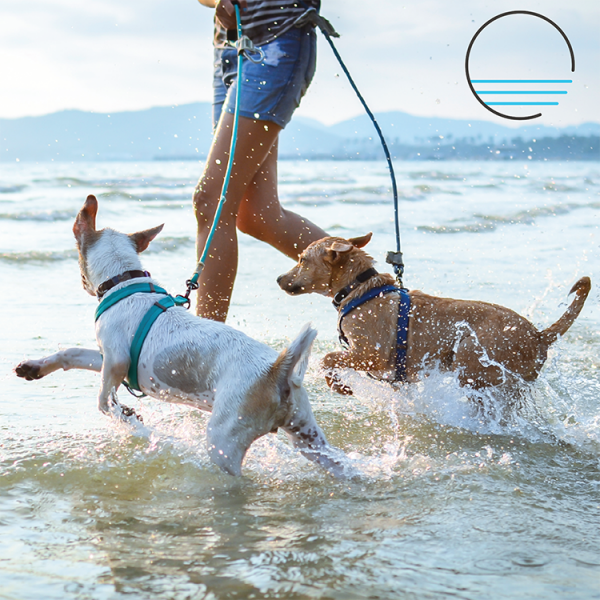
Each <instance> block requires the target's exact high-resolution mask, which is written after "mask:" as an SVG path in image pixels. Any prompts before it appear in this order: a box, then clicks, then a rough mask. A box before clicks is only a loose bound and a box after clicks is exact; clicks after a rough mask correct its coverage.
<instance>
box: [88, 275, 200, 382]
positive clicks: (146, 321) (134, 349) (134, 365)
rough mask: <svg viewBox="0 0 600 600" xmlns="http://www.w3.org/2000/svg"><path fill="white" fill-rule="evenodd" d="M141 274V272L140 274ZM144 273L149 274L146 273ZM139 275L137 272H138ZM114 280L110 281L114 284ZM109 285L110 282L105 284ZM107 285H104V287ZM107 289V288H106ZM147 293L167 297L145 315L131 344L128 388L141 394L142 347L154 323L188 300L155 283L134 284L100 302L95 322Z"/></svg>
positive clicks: (156, 303)
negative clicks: (139, 374) (111, 309)
mask: <svg viewBox="0 0 600 600" xmlns="http://www.w3.org/2000/svg"><path fill="white" fill-rule="evenodd" d="M140 273H141V272H140ZM144 273H147V272H145V271H144ZM136 274H137V272H136ZM137 276H138V277H150V273H147V274H146V275H137ZM119 277H122V276H117V277H115V278H113V280H117V279H118V278H119ZM127 279H128V278H125V279H119V280H117V281H116V283H113V284H112V285H109V286H108V287H107V288H106V289H104V291H103V292H102V293H103V294H104V293H105V292H106V291H108V290H109V289H110V288H111V287H113V286H114V285H116V284H117V283H121V281H127ZM129 279H130V278H129ZM113 280H109V282H112V281H113ZM105 283H108V282H105ZM104 285H105V284H103V286H104ZM105 287H106V286H105ZM139 293H146V294H164V295H165V296H166V297H165V298H162V299H161V300H159V301H158V302H155V303H154V304H153V305H152V306H151V307H150V309H149V310H148V312H147V313H146V314H145V315H144V317H143V319H142V321H141V322H140V324H139V326H138V328H137V331H136V332H135V335H134V336H133V341H132V342H131V349H130V351H129V356H130V358H131V362H130V364H129V371H128V373H127V387H128V388H131V389H133V390H137V391H138V392H141V389H140V385H139V381H138V364H139V360H140V354H141V352H142V347H143V345H144V342H145V341H146V337H147V335H148V332H149V331H150V329H151V328H152V325H154V322H155V321H156V319H158V317H159V316H160V315H162V314H163V313H164V312H166V311H167V310H169V308H172V307H173V306H183V305H185V304H186V303H187V302H188V299H187V298H184V297H182V296H176V297H175V298H173V296H171V295H170V294H169V293H168V292H167V290H165V289H163V288H161V287H159V286H156V285H154V284H153V283H133V284H132V285H128V286H127V287H124V288H121V289H120V290H117V291H116V292H113V293H112V294H111V295H110V296H109V297H108V298H105V299H104V300H102V301H101V302H100V304H99V305H98V308H97V309H96V315H95V320H96V321H97V320H98V319H99V318H100V315H102V314H103V313H104V312H105V311H107V310H108V309H109V308H111V307H112V306H114V305H115V304H117V303H118V302H120V301H121V300H123V299H125V298H128V297H129V296H132V295H133V294H139Z"/></svg>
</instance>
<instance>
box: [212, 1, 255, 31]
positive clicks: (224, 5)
mask: <svg viewBox="0 0 600 600" xmlns="http://www.w3.org/2000/svg"><path fill="white" fill-rule="evenodd" d="M239 2H240V8H241V9H242V10H244V9H246V8H248V0H239ZM216 15H217V19H218V20H219V22H220V23H221V25H223V27H225V29H236V27H237V23H236V20H235V8H234V6H233V2H232V1H231V0H218V2H217V7H216Z"/></svg>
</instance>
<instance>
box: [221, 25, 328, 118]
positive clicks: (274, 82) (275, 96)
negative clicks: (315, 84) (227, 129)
mask: <svg viewBox="0 0 600 600" xmlns="http://www.w3.org/2000/svg"><path fill="white" fill-rule="evenodd" d="M261 50H262V51H263V52H264V53H265V57H264V59H263V60H262V62H260V63H258V64H255V63H253V62H251V61H250V60H248V59H246V58H244V61H243V64H242V75H243V77H242V82H243V85H242V89H241V100H240V112H239V114H240V115H241V116H242V117H247V118H249V119H256V120H259V121H271V122H273V123H277V125H279V126H280V127H285V126H286V125H287V124H288V123H289V122H290V120H291V118H292V114H293V112H294V110H296V108H297V107H298V106H299V105H300V99H301V98H302V96H304V94H305V93H306V90H307V89H308V86H309V85H310V82H311V80H312V78H313V75H314V74H315V66H316V58H317V52H316V34H315V31H314V29H313V28H312V27H303V28H291V29H289V30H288V31H286V32H285V33H284V34H282V35H281V36H279V37H278V38H277V39H275V40H273V41H272V42H269V43H267V44H264V45H263V46H261ZM214 52H215V54H214V57H215V62H214V79H213V89H214V96H213V127H216V125H217V122H218V121H219V117H220V116H221V112H222V110H225V111H227V112H228V113H230V114H233V112H234V110H235V96H236V91H237V85H238V77H237V51H236V49H235V48H231V47H226V48H215V51H214Z"/></svg>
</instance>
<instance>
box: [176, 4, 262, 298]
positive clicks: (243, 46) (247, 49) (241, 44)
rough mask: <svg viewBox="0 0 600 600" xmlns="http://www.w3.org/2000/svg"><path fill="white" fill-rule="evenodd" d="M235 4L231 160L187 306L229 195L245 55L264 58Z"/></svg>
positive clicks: (188, 285)
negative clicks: (245, 29) (245, 31)
mask: <svg viewBox="0 0 600 600" xmlns="http://www.w3.org/2000/svg"><path fill="white" fill-rule="evenodd" d="M233 5H234V8H235V18H236V23H237V35H238V42H237V49H238V61H237V72H238V84H237V87H236V91H235V111H234V113H233V130H232V134H231V144H230V147H229V160H228V161H227V170H226V172H225V179H224V180H223V188H222V190H221V197H220V199H219V203H218V204H217V209H216V210H215V215H214V217H213V222H212V225H211V228H210V231H209V233H208V237H207V238H206V243H205V244H204V250H203V251H202V255H201V256H200V260H199V261H198V266H197V267H196V270H195V271H194V274H193V275H192V278H191V279H188V280H187V281H186V285H187V291H186V293H185V295H184V296H182V297H183V298H186V299H187V307H188V308H189V306H190V299H189V298H190V293H191V291H192V290H197V289H198V279H199V278H200V275H201V274H202V270H203V269H204V264H205V262H206V258H207V256H208V251H209V250H210V245H211V243H212V240H213V237H214V235H215V231H216V230H217V226H218V225H219V219H220V218H221V212H222V210H223V205H224V204H225V200H226V196H227V188H228V187H229V179H230V178H231V170H232V168H233V159H234V155H235V147H236V144H237V137H238V125H239V113H240V105H241V104H240V98H241V90H242V86H241V82H240V77H241V76H242V64H243V61H244V55H246V56H247V57H248V58H249V60H252V61H254V59H252V58H250V54H251V53H252V52H258V53H259V55H260V56H261V60H262V56H263V54H262V50H259V49H257V48H255V47H254V45H253V44H252V42H251V41H250V40H249V39H248V38H247V37H244V36H243V35H242V19H241V17H240V7H239V3H238V0H233Z"/></svg>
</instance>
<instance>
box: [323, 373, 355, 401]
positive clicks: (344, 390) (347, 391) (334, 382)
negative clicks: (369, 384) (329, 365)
mask: <svg viewBox="0 0 600 600" xmlns="http://www.w3.org/2000/svg"><path fill="white" fill-rule="evenodd" d="M325 381H326V382H327V385H328V386H329V388H330V389H331V391H332V392H337V393H338V394H342V396H352V395H353V394H352V388H351V387H350V386H349V385H346V384H345V383H342V381H341V380H340V378H339V376H338V375H337V374H334V375H325Z"/></svg>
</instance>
